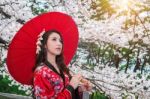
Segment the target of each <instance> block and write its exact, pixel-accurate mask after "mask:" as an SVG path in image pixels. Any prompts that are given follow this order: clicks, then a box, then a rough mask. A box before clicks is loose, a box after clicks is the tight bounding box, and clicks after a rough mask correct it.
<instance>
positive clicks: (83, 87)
mask: <svg viewBox="0 0 150 99" xmlns="http://www.w3.org/2000/svg"><path fill="white" fill-rule="evenodd" d="M92 87H93V84H92V83H91V82H90V81H88V80H87V79H85V78H82V79H81V83H80V87H79V91H80V92H81V91H82V92H83V91H90V90H92Z"/></svg>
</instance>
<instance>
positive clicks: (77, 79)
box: [70, 74, 82, 89]
mask: <svg viewBox="0 0 150 99" xmlns="http://www.w3.org/2000/svg"><path fill="white" fill-rule="evenodd" d="M81 79H82V75H80V74H76V75H73V76H72V79H71V80H70V85H71V86H72V87H73V88H74V89H76V88H77V87H78V86H79V84H80V81H81Z"/></svg>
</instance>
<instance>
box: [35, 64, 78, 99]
mask: <svg viewBox="0 0 150 99" xmlns="http://www.w3.org/2000/svg"><path fill="white" fill-rule="evenodd" d="M64 78H65V83H64V81H63V79H62V77H60V75H58V74H57V73H56V72H55V71H54V70H52V69H51V68H49V67H48V66H46V65H43V66H40V68H39V69H38V70H35V72H34V80H33V90H34V97H35V98H36V99H80V98H79V94H78V90H74V88H73V87H72V86H71V85H69V76H68V75H67V74H66V73H64ZM64 85H65V86H64ZM77 96H78V97H77Z"/></svg>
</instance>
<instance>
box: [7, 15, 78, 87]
mask: <svg viewBox="0 0 150 99" xmlns="http://www.w3.org/2000/svg"><path fill="white" fill-rule="evenodd" d="M43 29H45V31H48V30H57V31H59V32H60V33H61V36H62V39H63V42H64V50H63V53H64V59H65V63H66V65H68V64H69V62H70V61H71V59H72V58H73V56H74V54H75V52H76V49H77V45H78V38H79V37H78V29H77V25H76V24H75V22H74V20H73V19H72V18H71V17H70V16H69V15H67V14H64V13H61V12H48V13H44V14H41V15H39V16H37V17H35V18H33V19H31V20H30V21H28V22H27V23H25V24H24V25H23V27H22V28H21V29H20V30H19V31H18V32H17V33H16V35H15V36H14V38H13V39H12V41H11V43H10V45H9V49H8V54H7V61H6V63H7V67H8V70H9V73H10V74H11V75H12V76H13V78H14V79H15V80H17V81H18V82H20V83H22V84H27V85H31V84H32V79H33V71H32V68H33V67H34V66H35V60H36V42H37V39H38V35H39V34H40V33H41V32H42V31H43Z"/></svg>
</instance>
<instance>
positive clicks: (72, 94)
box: [33, 30, 91, 99]
mask: <svg viewBox="0 0 150 99" xmlns="http://www.w3.org/2000/svg"><path fill="white" fill-rule="evenodd" d="M37 48H38V50H37V59H36V66H35V69H34V80H33V85H34V86H33V88H34V96H35V98H36V99H80V98H81V97H80V98H79V92H82V91H85V90H90V89H91V83H90V82H89V81H88V80H86V79H84V78H83V77H82V75H80V74H76V75H71V74H70V71H69V69H68V68H67V67H66V65H65V63H64V59H63V40H62V37H61V35H60V33H59V32H58V31H56V30H50V31H47V32H45V33H42V35H40V36H39V39H38V41H37ZM81 81H82V82H81ZM78 86H81V87H78ZM80 96H81V95H80Z"/></svg>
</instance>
